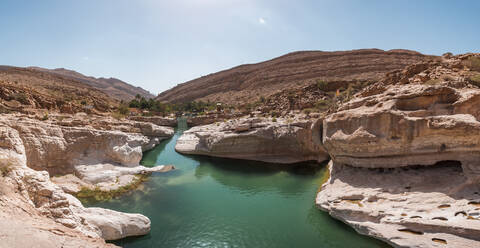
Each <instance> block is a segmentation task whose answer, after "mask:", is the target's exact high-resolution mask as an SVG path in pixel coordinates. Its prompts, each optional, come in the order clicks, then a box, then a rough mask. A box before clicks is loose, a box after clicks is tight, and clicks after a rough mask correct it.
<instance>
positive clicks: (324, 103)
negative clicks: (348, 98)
mask: <svg viewBox="0 0 480 248" xmlns="http://www.w3.org/2000/svg"><path fill="white" fill-rule="evenodd" d="M331 106H332V100H330V99H327V100H323V99H322V100H319V101H318V102H317V103H316V104H315V108H317V109H318V110H320V111H325V110H327V109H329V108H330V107H331Z"/></svg>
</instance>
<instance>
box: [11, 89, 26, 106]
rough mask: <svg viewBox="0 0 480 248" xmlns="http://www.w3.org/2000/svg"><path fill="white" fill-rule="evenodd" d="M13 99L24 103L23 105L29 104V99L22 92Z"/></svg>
mask: <svg viewBox="0 0 480 248" xmlns="http://www.w3.org/2000/svg"><path fill="white" fill-rule="evenodd" d="M13 98H14V99H15V100H16V101H18V102H20V103H22V104H28V99H27V95H25V94H24V93H22V92H20V93H16V94H15V95H14V96H13Z"/></svg>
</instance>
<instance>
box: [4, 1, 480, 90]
mask: <svg viewBox="0 0 480 248" xmlns="http://www.w3.org/2000/svg"><path fill="white" fill-rule="evenodd" d="M0 25H1V32H0V64H4V65H15V66H41V67H46V68H58V67H64V68H68V69H73V70H76V71H79V72H81V73H83V74H86V75H91V76H96V77H100V76H103V77H116V78H119V79H122V80H124V81H127V82H129V83H131V84H134V85H136V86H141V87H143V88H145V89H147V90H149V91H151V92H152V93H154V94H158V93H159V92H161V91H163V90H166V89H169V88H171V87H173V86H175V85H176V84H178V83H182V82H185V81H188V80H191V79H194V78H196V77H199V76H202V75H207V74H209V73H213V72H216V71H219V70H222V69H228V68H230V67H233V66H236V65H239V64H244V63H256V62H260V61H263V60H267V59H271V58H274V57H277V56H280V55H283V54H285V53H288V52H293V51H298V50H324V51H335V50H351V49H357V48H380V49H384V50H388V49H395V48H404V49H412V50H417V51H419V52H422V53H425V54H437V55H440V54H442V53H444V52H453V53H465V52H475V51H476V52H479V51H480V1H476V0H471V1H466V0H465V1H462V0H458V1H446V0H445V1H442V0H431V1H420V0H416V1H414V0H403V1H400V0H399V1H393V0H391V1H390V0H383V1H374V0H356V1H355V0H350V1H347V0H345V1H338V0H337V1H322V0H317V1H307V0H305V1H302V0H296V1H293V0H168V1H167V0H136V1H131V0H82V1H75V0H42V1H35V0H31V1H26V0H1V1H0Z"/></svg>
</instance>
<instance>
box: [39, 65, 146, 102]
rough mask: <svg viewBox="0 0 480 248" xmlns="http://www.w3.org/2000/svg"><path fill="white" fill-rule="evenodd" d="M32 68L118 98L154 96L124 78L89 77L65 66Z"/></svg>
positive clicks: (128, 98)
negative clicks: (123, 79) (80, 83)
mask: <svg viewBox="0 0 480 248" xmlns="http://www.w3.org/2000/svg"><path fill="white" fill-rule="evenodd" d="M30 69H34V70H38V71H42V72H50V73H55V74H58V75H61V76H63V77H65V78H67V79H72V80H76V81H79V82H82V83H85V84H87V85H89V86H91V87H93V88H96V89H98V90H101V91H103V92H105V93H106V94H108V95H109V96H112V97H114V98H116V99H118V100H131V99H133V98H135V96H136V95H137V94H139V95H140V96H143V97H145V98H147V99H148V98H153V97H154V95H152V94H151V93H150V92H148V91H146V90H144V89H142V88H140V87H135V86H133V85H131V84H128V83H126V82H123V81H122V80H119V79H116V78H103V77H101V78H95V77H88V76H85V75H83V74H81V73H78V72H76V71H72V70H67V69H64V68H57V69H52V70H50V69H45V68H40V67H30Z"/></svg>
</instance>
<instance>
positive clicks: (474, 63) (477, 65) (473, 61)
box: [465, 57, 480, 71]
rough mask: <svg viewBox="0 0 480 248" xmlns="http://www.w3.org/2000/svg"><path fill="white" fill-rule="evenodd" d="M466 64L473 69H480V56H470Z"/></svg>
mask: <svg viewBox="0 0 480 248" xmlns="http://www.w3.org/2000/svg"><path fill="white" fill-rule="evenodd" d="M465 65H466V66H467V67H469V68H470V69H471V70H472V71H480V58H479V57H470V58H468V60H467V61H466V62H465Z"/></svg>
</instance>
